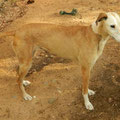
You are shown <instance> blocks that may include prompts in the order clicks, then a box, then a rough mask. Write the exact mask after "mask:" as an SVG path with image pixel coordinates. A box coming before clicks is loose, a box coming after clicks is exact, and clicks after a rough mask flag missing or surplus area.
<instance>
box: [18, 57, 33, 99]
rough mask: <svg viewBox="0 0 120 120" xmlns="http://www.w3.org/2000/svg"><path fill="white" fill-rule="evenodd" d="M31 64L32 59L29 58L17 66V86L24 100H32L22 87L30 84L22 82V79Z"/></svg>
mask: <svg viewBox="0 0 120 120" xmlns="http://www.w3.org/2000/svg"><path fill="white" fill-rule="evenodd" d="M31 62H32V58H30V59H29V60H28V61H26V60H25V62H24V63H22V64H21V63H20V66H19V67H20V68H19V78H18V84H19V87H20V89H21V91H22V93H23V97H24V99H25V100H32V97H31V96H30V95H29V94H27V93H26V91H25V87H24V86H26V85H28V84H30V82H29V81H24V77H25V76H26V74H27V72H28V70H29V69H30V67H31ZM28 82H29V83H28Z"/></svg>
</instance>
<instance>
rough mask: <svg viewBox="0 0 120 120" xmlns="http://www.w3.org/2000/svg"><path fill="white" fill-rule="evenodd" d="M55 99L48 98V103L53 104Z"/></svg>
mask: <svg viewBox="0 0 120 120" xmlns="http://www.w3.org/2000/svg"><path fill="white" fill-rule="evenodd" d="M56 100H57V99H56V98H49V99H48V103H49V104H53V103H54V102H55V101H56Z"/></svg>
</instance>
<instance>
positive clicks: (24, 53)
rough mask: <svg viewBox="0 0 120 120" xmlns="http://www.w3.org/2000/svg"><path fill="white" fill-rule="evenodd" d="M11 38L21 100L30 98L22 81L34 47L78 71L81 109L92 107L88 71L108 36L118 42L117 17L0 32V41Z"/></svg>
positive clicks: (119, 27) (106, 15) (119, 22)
mask: <svg viewBox="0 0 120 120" xmlns="http://www.w3.org/2000/svg"><path fill="white" fill-rule="evenodd" d="M4 36H13V38H14V39H13V44H12V46H13V49H14V51H15V53H16V56H17V58H18V60H19V71H18V75H19V77H18V84H19V87H20V89H21V91H22V94H23V97H24V99H25V100H32V97H31V96H30V95H29V94H28V93H27V92H26V91H25V87H24V86H26V85H29V84H30V82H29V81H24V77H25V76H26V74H27V72H28V70H29V69H30V67H31V63H32V57H33V55H34V52H35V51H36V49H37V48H39V47H40V48H43V49H46V50H48V51H49V52H50V53H52V54H56V55H57V56H59V57H63V58H67V59H71V60H72V61H74V62H75V63H76V64H77V65H78V67H79V68H80V70H81V76H82V95H83V98H84V104H85V107H86V108H87V109H88V110H93V109H94V107H93V105H92V103H91V102H90V100H89V97H88V95H94V94H95V92H94V91H93V90H90V89H88V86H89V78H90V71H91V69H92V68H93V66H94V64H95V62H96V60H97V59H98V58H99V57H100V55H101V54H102V52H103V49H104V46H105V44H106V42H107V40H108V39H109V38H110V37H113V38H115V40H116V41H120V17H119V15H118V14H117V13H115V12H108V13H100V14H99V15H98V17H97V20H96V21H95V22H93V23H92V24H91V25H89V26H80V25H77V26H62V25H55V24H49V23H30V24H27V25H24V26H22V27H21V28H19V29H17V30H16V31H11V32H3V33H0V38H1V37H4Z"/></svg>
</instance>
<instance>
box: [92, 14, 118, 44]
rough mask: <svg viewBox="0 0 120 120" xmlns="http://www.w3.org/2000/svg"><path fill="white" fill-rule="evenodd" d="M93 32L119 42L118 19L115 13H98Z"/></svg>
mask: <svg viewBox="0 0 120 120" xmlns="http://www.w3.org/2000/svg"><path fill="white" fill-rule="evenodd" d="M93 30H94V31H95V32H96V33H98V34H101V35H103V36H105V37H107V36H111V37H113V38H115V39H116V40H117V41H119V42H120V17H119V15H118V14H117V13H115V12H108V13H100V14H99V16H98V18H97V20H96V21H95V22H94V24H93Z"/></svg>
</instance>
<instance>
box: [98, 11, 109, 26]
mask: <svg viewBox="0 0 120 120" xmlns="http://www.w3.org/2000/svg"><path fill="white" fill-rule="evenodd" d="M107 18H108V17H107V14H106V13H100V14H99V16H98V18H97V20H96V25H97V24H98V22H100V21H102V20H106V19H107Z"/></svg>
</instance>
